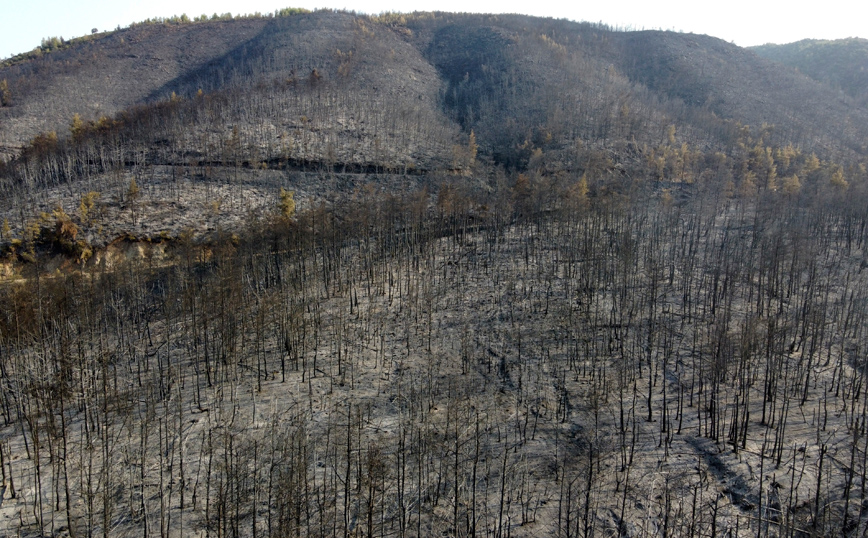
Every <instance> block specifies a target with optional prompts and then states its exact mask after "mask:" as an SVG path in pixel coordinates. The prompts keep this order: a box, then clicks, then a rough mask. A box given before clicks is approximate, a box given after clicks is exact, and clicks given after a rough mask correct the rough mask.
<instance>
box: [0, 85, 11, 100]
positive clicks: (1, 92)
mask: <svg viewBox="0 0 868 538" xmlns="http://www.w3.org/2000/svg"><path fill="white" fill-rule="evenodd" d="M11 105H12V92H11V91H10V90H9V83H8V82H6V79H3V80H0V106H11Z"/></svg>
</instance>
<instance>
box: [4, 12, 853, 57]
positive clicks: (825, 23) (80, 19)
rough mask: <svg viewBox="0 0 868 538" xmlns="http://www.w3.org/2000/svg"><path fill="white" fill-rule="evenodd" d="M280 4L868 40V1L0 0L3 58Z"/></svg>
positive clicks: (748, 38) (745, 37)
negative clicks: (44, 45) (160, 20)
mask: <svg viewBox="0 0 868 538" xmlns="http://www.w3.org/2000/svg"><path fill="white" fill-rule="evenodd" d="M283 7H303V8H308V9H316V8H335V9H348V10H352V11H357V12H361V13H369V14H376V13H381V12H387V11H399V12H407V11H434V10H437V11H456V12H475V13H523V14H527V15H536V16H543V17H554V18H566V19H570V20H575V21H590V22H604V23H606V24H609V25H612V26H617V27H621V28H632V29H636V30H641V29H663V30H676V31H683V32H692V33H698V34H708V35H712V36H715V37H719V38H721V39H724V40H726V41H730V42H733V43H735V44H736V45H741V46H751V45H761V44H764V43H791V42H793V41H798V40H800V39H805V38H814V39H841V38H846V37H866V38H868V23H866V21H868V2H865V1H864V0H824V1H823V2H817V1H816V0H814V1H812V2H810V3H808V2H792V1H786V2H785V1H783V0H730V1H729V2H727V3H726V4H725V6H724V2H720V1H718V2H714V3H711V2H698V1H696V0H657V1H651V0H602V1H601V0H593V1H590V0H564V1H562V2H551V1H547V0H542V1H537V2H528V1H527V0H525V1H522V2H518V1H515V0H500V1H494V0H463V1H462V0H413V1H412V2H407V1H406V0H402V1H399V0H296V1H293V0H150V1H138V0H62V1H61V0H42V1H38V0H33V1H29V0H0V58H8V57H10V56H12V55H14V54H18V53H21V52H27V51H29V50H32V49H33V48H34V47H36V46H38V45H39V44H40V42H41V41H42V39H43V38H46V37H53V36H57V37H64V38H66V39H70V38H73V37H79V36H82V35H85V34H89V33H90V32H91V29H92V28H97V29H98V30H100V31H102V30H109V29H114V28H117V27H118V26H121V27H125V26H127V25H129V24H130V23H132V22H138V21H142V20H144V19H147V18H152V17H171V16H172V15H181V14H184V13H185V14H187V15H188V16H190V17H191V18H192V17H194V16H198V15H201V14H203V13H204V14H208V15H211V14H212V13H215V12H216V13H226V12H230V13H232V14H235V15H238V14H244V13H253V12H256V11H259V12H262V13H266V12H273V11H274V10H275V9H278V8H283Z"/></svg>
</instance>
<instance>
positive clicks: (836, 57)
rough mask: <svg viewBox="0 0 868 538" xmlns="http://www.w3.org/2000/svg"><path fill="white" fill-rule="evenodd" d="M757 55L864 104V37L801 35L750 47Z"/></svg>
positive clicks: (867, 48) (867, 64)
mask: <svg viewBox="0 0 868 538" xmlns="http://www.w3.org/2000/svg"><path fill="white" fill-rule="evenodd" d="M751 50H752V51H754V52H756V53H757V54H758V55H760V56H762V57H764V58H768V59H769V60H774V61H776V62H779V63H781V64H784V65H787V66H790V67H794V68H796V69H798V70H799V71H800V72H802V73H804V74H805V75H808V76H809V77H811V78H813V79H815V80H818V81H820V82H823V83H825V84H828V85H829V86H832V87H833V88H836V89H839V90H841V91H843V92H844V93H846V94H847V95H849V96H850V97H852V98H854V99H855V100H856V101H857V102H858V103H859V104H860V105H861V106H862V107H865V106H868V89H866V88H868V40H866V39H860V38H855V37H854V38H850V39H839V40H832V41H829V40H818V39H805V40H802V41H797V42H795V43H789V44H786V45H773V44H769V45H762V46H759V47H751Z"/></svg>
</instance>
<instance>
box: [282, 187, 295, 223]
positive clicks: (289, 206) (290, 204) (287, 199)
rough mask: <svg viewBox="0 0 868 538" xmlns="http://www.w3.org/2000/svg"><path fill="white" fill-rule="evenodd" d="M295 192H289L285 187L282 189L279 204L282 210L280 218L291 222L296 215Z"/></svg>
mask: <svg viewBox="0 0 868 538" xmlns="http://www.w3.org/2000/svg"><path fill="white" fill-rule="evenodd" d="M294 196H295V192H294V191H288V190H286V189H284V188H283V187H281V188H280V203H279V204H278V208H279V209H280V216H281V217H283V218H285V219H287V220H289V219H291V218H292V217H293V215H295V198H294Z"/></svg>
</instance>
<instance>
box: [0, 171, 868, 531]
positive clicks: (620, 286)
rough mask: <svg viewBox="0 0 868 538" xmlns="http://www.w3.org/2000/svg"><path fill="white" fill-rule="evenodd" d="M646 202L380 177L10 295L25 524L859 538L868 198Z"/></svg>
mask: <svg viewBox="0 0 868 538" xmlns="http://www.w3.org/2000/svg"><path fill="white" fill-rule="evenodd" d="M647 194H648V193H647V192H646V193H643V196H633V197H631V196H629V195H625V194H618V193H613V192H611V191H608V192H606V191H604V190H603V189H601V188H598V186H597V185H595V184H594V182H591V185H590V187H589V186H588V182H587V180H586V179H582V180H578V179H576V180H572V181H562V182H560V183H553V182H548V181H544V179H543V178H542V177H541V176H534V177H529V178H528V177H525V178H524V179H522V180H520V181H519V182H517V183H516V185H515V186H514V187H508V186H504V187H503V188H501V189H496V190H494V191H492V192H475V191H473V190H472V189H469V188H467V187H464V186H463V185H462V184H461V183H454V184H444V185H443V186H442V187H441V188H440V189H439V192H438V193H437V195H436V196H434V195H432V194H429V193H428V192H427V191H422V192H418V193H412V194H408V195H406V196H394V197H384V196H379V197H377V196H373V195H372V193H371V191H369V190H365V189H360V190H358V191H357V192H356V193H355V194H354V195H353V196H351V197H350V199H349V200H348V201H347V202H346V203H344V204H341V205H338V206H332V207H325V206H323V207H320V208H315V209H312V210H309V211H305V212H303V213H300V214H298V215H297V216H296V217H295V218H294V220H288V219H287V218H286V217H287V216H286V215H283V216H280V217H275V218H274V219H273V220H268V221H261V222H259V223H258V224H254V225H252V226H251V227H250V229H249V230H247V231H245V232H244V233H243V234H241V235H240V236H235V237H232V236H227V237H226V238H225V239H223V240H221V241H216V242H215V243H213V244H211V245H210V246H208V247H202V246H201V245H195V244H192V243H185V242H183V241H181V242H179V243H178V244H177V247H176V257H175V262H174V263H173V264H172V265H170V266H166V265H165V264H163V265H160V266H157V265H152V264H151V263H150V262H149V261H148V260H147V259H136V260H131V261H129V262H128V263H125V264H123V265H121V266H118V267H116V268H114V269H113V270H108V269H103V270H100V269H92V270H88V271H84V272H75V273H71V274H68V275H64V276H61V275H58V274H48V275H46V274H39V273H36V274H35V276H34V277H33V278H30V279H28V280H27V281H25V282H21V283H18V284H9V285H6V286H5V287H4V288H3V289H2V290H0V293H2V295H3V296H2V303H3V304H4V305H6V307H5V308H4V309H3V311H2V318H0V376H2V388H3V390H2V392H0V412H2V415H0V416H2V421H3V424H4V427H3V429H2V435H0V454H2V455H3V459H2V468H3V475H2V479H3V486H4V501H3V502H4V510H6V509H7V508H8V507H10V506H11V507H12V508H11V510H12V511H11V512H6V513H9V514H10V518H7V519H5V520H4V521H5V523H4V524H6V525H7V526H8V527H7V528H8V529H9V530H10V532H20V533H21V534H22V535H30V534H40V533H44V532H51V533H56V532H61V531H62V530H63V529H66V530H67V531H68V532H69V533H70V535H73V536H93V535H104V536H107V535H110V534H111V535H114V534H117V533H119V532H122V531H123V532H127V531H129V532H135V533H136V534H142V535H144V536H182V535H186V534H187V533H190V532H199V531H204V532H206V533H207V534H208V535H212V536H288V535H298V536H301V535H317V536H348V535H365V536H385V535H401V536H428V535H433V534H446V535H455V536H459V535H460V536H509V535H513V534H515V535H523V534H532V533H536V534H538V533H544V534H551V535H557V536H591V535H599V534H611V533H621V534H631V535H634V534H642V533H647V534H650V535H661V536H682V535H684V536H698V535H702V536H714V535H717V534H721V535H722V534H725V533H730V534H732V535H751V536H753V535H759V536H766V535H769V536H771V535H779V536H803V535H818V536H819V535H824V536H828V535H850V534H853V535H860V534H861V533H862V532H863V531H864V530H865V529H866V527H868V514H866V513H865V507H866V503H865V502H864V499H865V495H866V487H868V481H866V478H865V477H866V472H868V450H866V442H865V431H864V428H865V420H866V417H868V406H866V405H865V401H866V399H865V398H866V397H865V391H866V389H868V386H866V382H868V381H866V377H865V372H866V370H865V368H866V363H865V361H864V360H863V358H862V357H863V355H864V349H865V345H866V334H865V328H866V326H868V325H866V315H868V310H866V308H865V306H866V305H868V300H866V299H868V297H866V290H868V286H866V284H868V283H866V282H865V281H864V279H865V276H864V271H862V268H863V267H864V265H865V263H866V259H865V252H866V250H865V247H866V244H865V243H866V239H868V235H866V234H868V230H866V222H868V214H866V212H865V206H864V204H860V203H857V202H855V201H848V200H845V199H844V197H843V196H841V195H840V194H837V195H836V194H834V192H833V193H832V194H830V195H829V197H827V198H826V199H822V198H821V197H812V198H807V197H799V196H798V195H797V194H793V195H783V194H781V193H776V192H773V191H771V190H766V191H764V192H762V193H760V194H758V195H756V196H754V197H751V198H744V199H741V198H734V199H732V200H725V199H720V200H721V201H717V200H718V198H716V197H710V196H708V197H707V196H702V195H701V194H698V193H692V196H691V197H690V198H689V199H687V200H686V201H685V200H681V199H679V198H675V197H673V196H672V194H671V193H663V194H664V195H662V196H659V197H658V198H655V199H654V201H652V202H650V203H649V201H648V197H647ZM676 195H677V193H676Z"/></svg>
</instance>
